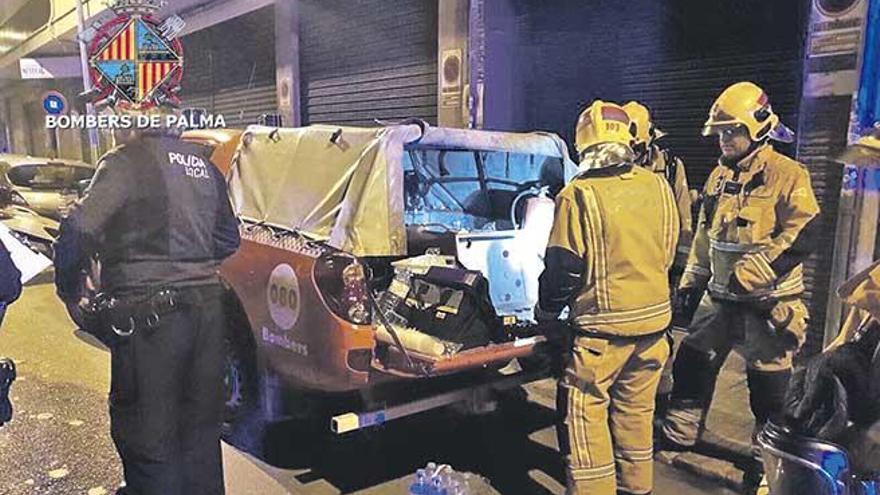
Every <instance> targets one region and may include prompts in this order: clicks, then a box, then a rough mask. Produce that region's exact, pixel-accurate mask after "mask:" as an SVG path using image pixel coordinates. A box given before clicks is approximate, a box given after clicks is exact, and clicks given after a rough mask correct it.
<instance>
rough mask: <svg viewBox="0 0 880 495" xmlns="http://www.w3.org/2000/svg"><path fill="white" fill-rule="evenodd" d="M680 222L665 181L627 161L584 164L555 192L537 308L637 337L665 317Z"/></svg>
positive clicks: (589, 327) (594, 329)
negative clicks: (598, 166) (602, 165)
mask: <svg viewBox="0 0 880 495" xmlns="http://www.w3.org/2000/svg"><path fill="white" fill-rule="evenodd" d="M678 232H679V221H678V213H677V211H676V207H675V201H674V199H673V197H672V192H671V190H670V188H669V186H668V184H667V183H666V180H665V179H664V178H663V177H661V176H660V175H658V174H654V173H652V172H650V171H648V170H645V169H643V168H641V167H634V166H631V165H626V166H620V167H611V168H601V169H594V170H589V171H586V172H584V173H582V174H581V175H580V176H578V177H577V178H575V179H574V180H572V182H570V183H569V184H568V185H567V186H566V187H565V188H564V189H563V190H562V191H561V192H560V193H559V194H558V195H557V197H556V214H555V219H554V224H553V229H552V231H551V234H550V242H549V245H548V248H547V253H546V257H545V264H546V268H545V270H544V272H543V273H542V274H541V277H540V286H539V287H540V288H539V310H540V311H542V312H557V313H558V312H559V311H561V310H562V309H563V308H564V307H565V306H568V307H569V309H570V313H569V319H570V321H571V323H572V324H573V325H574V326H576V327H577V328H579V329H581V330H583V331H585V332H589V333H597V334H608V335H620V336H640V335H648V334H651V333H655V332H658V331H661V330H663V329H665V328H666V327H667V326H668V325H669V322H670V316H671V310H670V304H669V279H668V271H669V268H670V267H671V265H672V261H673V258H674V256H675V247H676V242H677V240H678Z"/></svg>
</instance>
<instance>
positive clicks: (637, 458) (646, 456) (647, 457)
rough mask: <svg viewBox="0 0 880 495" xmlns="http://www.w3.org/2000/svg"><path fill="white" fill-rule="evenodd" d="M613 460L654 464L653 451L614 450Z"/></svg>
mask: <svg viewBox="0 0 880 495" xmlns="http://www.w3.org/2000/svg"><path fill="white" fill-rule="evenodd" d="M614 458H615V459H621V460H624V461H629V462H654V449H643V450H622V449H615V451H614Z"/></svg>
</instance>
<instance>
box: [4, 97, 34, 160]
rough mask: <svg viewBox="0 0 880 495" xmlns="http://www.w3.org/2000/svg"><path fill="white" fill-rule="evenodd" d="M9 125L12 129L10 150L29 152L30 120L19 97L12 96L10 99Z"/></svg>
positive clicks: (23, 153) (19, 152)
mask: <svg viewBox="0 0 880 495" xmlns="http://www.w3.org/2000/svg"><path fill="white" fill-rule="evenodd" d="M8 101H9V103H10V105H9V126H10V128H11V130H12V132H11V139H10V150H11V151H12V152H13V153H17V154H22V155H25V154H28V153H29V152H30V151H31V150H30V149H29V136H28V120H27V117H26V116H25V111H24V104H23V103H22V101H21V99H19V98H10V99H9V100H8Z"/></svg>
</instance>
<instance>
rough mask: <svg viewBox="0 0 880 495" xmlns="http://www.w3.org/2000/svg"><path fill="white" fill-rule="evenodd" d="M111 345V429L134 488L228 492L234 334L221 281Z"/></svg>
mask: <svg viewBox="0 0 880 495" xmlns="http://www.w3.org/2000/svg"><path fill="white" fill-rule="evenodd" d="M182 293H184V296H182V297H183V298H185V299H186V300H185V302H183V303H182V304H181V306H180V309H178V310H177V311H174V312H172V313H169V314H167V315H164V316H162V317H161V320H160V321H159V324H158V325H157V326H156V327H155V328H150V329H143V330H141V329H139V330H137V331H135V333H134V334H133V335H132V336H131V337H129V338H127V339H124V340H123V341H122V342H121V343H119V344H118V345H115V346H114V348H113V349H112V350H111V379H110V382H111V383H110V433H111V436H112V438H113V442H114V443H115V445H116V450H117V452H118V453H119V457H120V458H121V460H122V467H123V472H124V475H125V483H126V487H125V489H124V490H123V491H122V493H125V494H126V495H129V494H131V495H183V494H187V495H190V494H197V495H208V494H210V495H221V494H223V493H224V485H223V466H222V458H221V451H220V426H221V422H222V420H223V408H224V386H223V364H224V356H225V345H226V339H225V337H226V334H225V326H226V323H225V318H224V311H223V306H222V302H221V296H222V289H221V287H220V286H219V285H212V286H204V287H199V288H191V289H184V290H182Z"/></svg>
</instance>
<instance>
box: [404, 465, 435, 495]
mask: <svg viewBox="0 0 880 495" xmlns="http://www.w3.org/2000/svg"><path fill="white" fill-rule="evenodd" d="M430 489H431V486H430V485H428V476H427V475H426V474H425V470H424V469H419V470H418V471H416V479H415V481H413V484H412V485H410V486H409V495H428V493H429V490H430Z"/></svg>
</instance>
